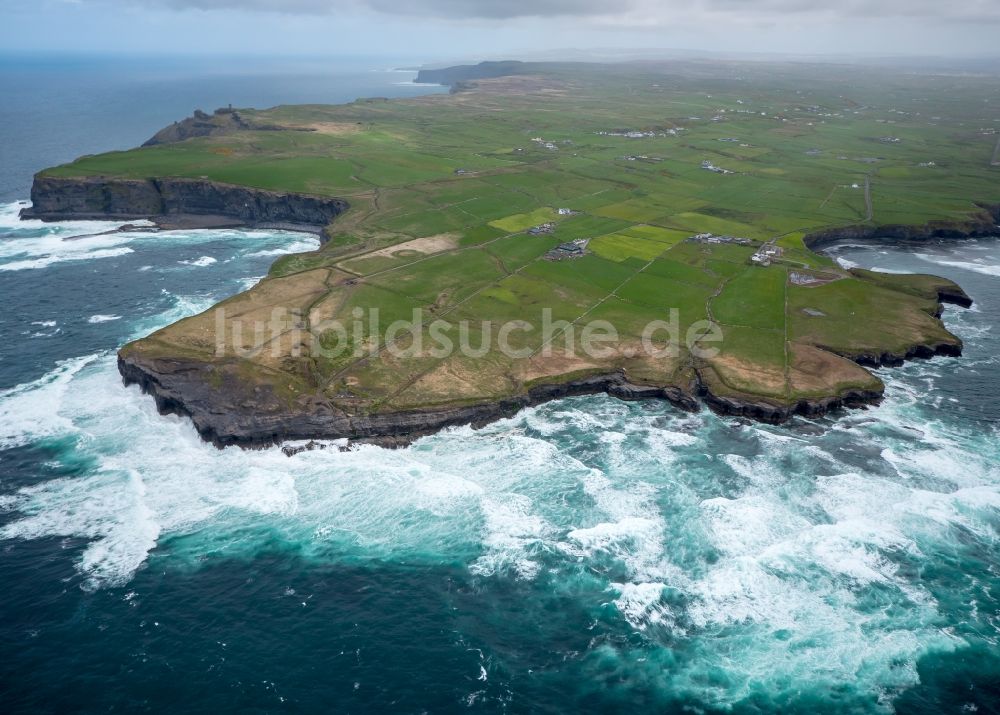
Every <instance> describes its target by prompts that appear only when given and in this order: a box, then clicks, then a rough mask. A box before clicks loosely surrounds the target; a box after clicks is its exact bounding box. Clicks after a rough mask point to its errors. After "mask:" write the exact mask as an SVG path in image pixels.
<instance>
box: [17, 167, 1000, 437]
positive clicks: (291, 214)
mask: <svg viewBox="0 0 1000 715" xmlns="http://www.w3.org/2000/svg"><path fill="white" fill-rule="evenodd" d="M32 201H33V202H34V205H33V206H32V207H31V208H29V209H25V210H24V211H22V218H34V219H41V220H44V221H60V220H69V219H112V220H136V219H148V220H151V221H153V222H154V223H155V224H156V226H157V230H170V229H211V228H236V227H258V228H260V227H268V228H285V229H289V230H298V231H308V232H311V233H318V234H319V235H320V237H321V240H322V241H325V240H326V238H327V236H326V234H325V229H326V227H327V226H328V225H329V224H330V223H331V222H332V221H333V220H334V219H335V218H336V217H337V216H338V215H339V214H340V213H343V211H345V210H346V209H347V208H348V205H347V203H346V202H345V201H343V200H342V199H331V198H323V197H315V196H308V195H303V194H295V193H280V192H272V191H266V190H260V189H250V188H247V187H242V186H235V185H229V184H222V183H219V182H210V181H206V180H193V179H156V180H153V179H149V180H132V179H113V180H112V179H105V178H103V177H86V178H81V179H72V178H68V179H63V178H57V177H46V176H40V177H36V183H35V185H34V186H33V189H32ZM998 217H1000V206H998V207H990V208H988V209H987V208H986V207H983V209H982V213H981V214H978V215H977V216H975V217H973V218H972V219H970V220H969V221H968V222H966V223H950V224H947V225H939V224H928V225H925V226H911V227H906V226H891V227H885V228H880V227H868V226H848V227H845V228H844V229H824V230H822V231H817V232H813V233H811V234H809V235H807V236H806V237H804V239H803V242H804V244H805V245H806V246H807V247H808V248H809V249H810V250H813V251H817V252H819V251H821V250H823V249H824V248H829V247H832V246H833V245H836V244H837V243H840V242H843V241H851V240H870V239H876V240H877V239H878V238H881V237H884V238H886V239H887V240H894V241H905V240H910V241H919V240H929V239H933V238H962V237H971V236H982V235H995V234H996V220H997V218H998ZM937 297H938V301H939V306H938V310H937V315H938V316H940V314H941V310H942V304H943V303H952V304H956V305H960V306H963V307H969V306H971V304H972V299H971V298H970V297H969V296H967V295H966V294H965V293H964V291H962V290H961V289H960V288H958V287H957V286H954V287H952V286H946V287H944V288H943V289H941V290H939V291H938V296H937ZM830 352H835V351H830ZM836 354H840V353H836ZM961 354H962V344H961V341H960V340H958V341H957V343H951V342H941V343H936V344H930V345H923V344H920V345H912V346H909V347H908V348H907V349H906V350H905V351H902V352H865V353H860V354H840V355H841V357H845V358H848V359H850V360H852V361H854V362H856V363H858V364H859V365H862V366H867V367H881V366H898V365H902V364H903V363H904V362H906V361H907V360H913V359H929V358H932V357H935V356H939V355H943V356H959V355H961ZM118 365H119V372H120V373H121V375H122V379H123V382H124V384H125V385H133V384H134V385H138V386H139V387H140V389H141V390H142V391H143V392H144V393H146V394H148V395H150V396H152V397H153V398H154V400H155V401H156V405H157V409H158V410H159V411H160V412H161V413H163V414H178V415H182V416H185V417H188V418H190V419H191V420H192V422H193V423H194V426H195V428H196V429H197V430H198V432H199V434H200V435H201V437H202V438H203V439H204V440H205V441H207V442H211V443H212V444H214V445H216V446H217V447H219V448H223V447H227V446H239V447H242V448H245V449H261V448H267V447H271V446H275V445H280V444H282V443H283V442H286V441H302V440H310V441H311V440H338V439H348V440H349V441H351V442H356V443H373V444H378V445H381V446H386V447H401V446H406V445H409V444H411V443H412V442H413V441H414V440H416V439H418V438H419V437H422V436H426V435H429V434H433V433H435V432H437V431H439V430H441V429H443V428H446V427H450V426H457V425H465V424H471V425H472V426H473V427H481V426H483V425H486V424H488V423H490V422H494V421H496V420H499V419H503V418H505V417H510V416H512V415H514V414H516V413H517V412H518V411H520V410H521V409H524V408H526V407H532V406H537V405H539V404H542V403H544V402H548V401H551V400H555V399H559V398H563V397H569V396H577V395H589V394H599V393H605V394H608V395H610V396H613V397H617V398H619V399H623V400H648V399H662V400H666V401H668V402H670V403H671V404H673V405H674V406H676V407H678V408H680V409H683V410H686V411H697V410H699V409H700V408H701V406H702V405H704V406H706V407H708V408H709V409H711V410H713V411H714V412H717V413H719V414H723V415H731V416H737V417H743V418H747V419H752V420H756V421H761V422H766V423H772V424H778V423H782V422H785V421H787V420H789V419H791V418H792V417H794V416H805V417H820V416H823V415H826V414H829V413H830V412H834V411H838V410H842V409H849V408H863V407H867V406H870V405H877V404H878V403H879V402H881V400H882V397H883V389H882V388H881V383H878V388H877V389H857V388H850V389H846V390H843V391H841V392H839V393H836V394H828V395H821V396H816V397H810V398H805V399H799V400H797V401H794V402H787V403H786V402H781V401H778V400H773V399H769V398H766V397H763V396H754V395H750V394H720V391H719V390H717V389H713V387H712V380H711V379H709V378H707V377H706V374H705V373H703V372H702V371H701V370H700V369H699V368H698V367H697V366H694V367H693V368H692V369H691V370H690V373H689V374H690V380H689V381H688V383H687V384H682V385H642V384H635V383H633V382H630V381H629V380H628V378H627V376H626V375H625V374H624V373H623V372H620V371H619V372H612V373H603V374H597V375H591V376H587V377H583V378H579V379H573V380H568V381H565V382H561V383H560V382H555V383H550V384H539V385H534V386H532V387H530V388H528V389H527V390H525V391H524V392H523V393H521V394H517V395H512V396H510V397H505V398H501V399H498V400H496V399H495V400H492V401H483V402H479V403H474V404H459V405H443V406H440V407H430V408H428V409H418V410H402V411H398V412H384V413H378V412H376V413H359V414H350V413H348V412H346V411H344V410H342V409H339V408H338V407H335V406H334V405H332V404H331V403H329V402H325V401H321V400H318V399H315V400H309V399H304V401H300V402H298V403H296V404H294V405H288V404H282V403H281V402H280V401H279V400H277V399H275V398H274V397H273V396H268V395H266V394H264V395H262V394H260V389H259V388H258V389H255V390H252V391H250V390H249V388H248V386H246V385H235V384H223V385H219V386H216V387H210V386H209V381H207V380H206V379H205V371H206V370H209V371H211V370H212V364H210V363H206V362H204V361H197V360H191V361H188V360H185V359H183V358H178V359H171V360H154V361H150V362H146V363H142V362H140V361H138V360H136V359H134V358H132V357H130V356H126V355H125V354H124V353H123V352H120V353H119V359H118ZM876 382H877V380H876ZM264 392H266V390H265V391H264ZM722 392H726V391H725V390H723V391H722Z"/></svg>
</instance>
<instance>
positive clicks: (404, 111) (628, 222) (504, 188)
mask: <svg viewBox="0 0 1000 715" xmlns="http://www.w3.org/2000/svg"><path fill="white" fill-rule="evenodd" d="M996 106H1000V87H998V86H997V85H996V83H993V82H990V81H989V80H988V79H986V78H977V77H972V76H968V77H947V78H946V77H942V76H918V75H912V74H907V75H902V74H899V75H897V74H893V73H892V72H890V71H887V70H871V71H866V72H865V73H863V74H852V79H851V81H850V82H845V81H844V79H843V76H842V71H841V70H839V69H838V68H836V67H823V66H820V65H814V66H810V65H802V66H792V65H786V66H772V65H766V64H753V63H749V64H746V65H744V66H741V68H740V71H739V72H738V73H735V74H734V73H733V71H731V68H729V67H728V66H724V65H718V66H716V65H711V64H708V63H704V64H694V65H683V64H670V65H663V66H657V65H655V64H642V65H629V64H622V65H607V66H588V67H583V66H581V67H579V68H576V69H573V68H572V67H570V66H568V65H558V66H553V68H552V71H551V73H550V74H542V75H538V76H534V77H532V78H530V81H529V82H527V83H523V82H522V83H517V84H516V85H515V84H513V83H510V82H508V81H506V80H504V79H499V80H491V81H485V82H481V83H480V84H479V86H478V87H477V88H476V89H475V90H473V91H468V92H461V93H458V94H455V95H452V96H434V97H424V98H420V99H414V100H406V101H402V100H400V101H390V102H386V101H371V102H369V101H358V102H356V103H353V104H349V105H343V106H322V105H310V106H305V107H278V108H275V109H271V110H262V111H253V112H250V111H248V112H247V114H248V116H252V117H253V118H254V119H255V120H257V121H260V122H266V123H269V124H280V125H284V126H287V127H288V128H289V131H242V132H236V133H232V134H228V135H220V136H212V137H203V138H198V139H190V140H187V141H184V142H180V143H176V144H169V145H164V146H157V147H151V148H145V149H137V150H133V151H128V152H114V153H110V154H104V155H100V156H91V157H85V158H82V159H80V160H78V161H76V162H73V163H71V164H67V165H65V166H60V167H56V168H53V169H50V170H48V171H47V172H45V173H46V174H48V175H53V176H63V177H75V176H106V177H134V178H143V177H160V176H176V177H204V178H208V179H212V180H217V181H223V182H230V183H235V184H242V185H247V186H251V187H259V188H264V189H271V190H279V191H290V192H304V193H310V194H317V195H329V196H339V197H343V198H345V199H347V201H348V202H350V203H351V205H352V209H351V210H350V211H348V212H347V213H346V214H345V215H344V216H342V217H340V218H339V219H338V220H337V222H336V223H335V224H334V225H333V226H332V227H331V232H332V233H333V234H335V240H332V241H331V242H330V243H328V244H327V245H326V246H325V247H324V248H323V249H321V250H320V251H318V252H316V253H314V254H307V255H302V256H292V257H285V258H282V259H281V260H279V261H278V262H277V263H275V265H274V266H273V268H272V271H271V277H270V278H269V279H268V280H267V281H264V283H263V284H262V285H263V286H268V285H270V288H271V292H270V293H269V294H268V296H270V297H267V298H266V299H264V302H265V303H266V304H267V305H269V306H272V307H273V306H281V307H287V308H289V309H297V310H303V311H304V312H305V314H306V315H307V318H308V319H307V321H306V322H307V324H308V325H309V327H310V329H312V326H313V325H320V324H322V321H329V320H340V321H343V322H344V323H345V324H346V323H348V322H350V320H351V319H352V318H351V311H352V310H354V309H355V308H360V309H362V310H363V311H370V310H371V309H373V308H377V309H379V311H380V313H381V317H380V322H379V325H380V327H384V325H387V324H388V323H390V322H391V321H392V320H397V319H405V318H407V317H409V315H410V314H411V313H412V311H413V310H415V309H416V310H422V311H425V312H426V315H427V322H430V321H431V320H435V319H437V320H442V321H446V322H447V321H453V322H456V323H457V322H459V321H468V322H469V323H471V324H474V325H475V326H476V329H477V330H479V329H480V328H482V330H483V331H485V333H491V332H496V331H497V325H499V324H501V323H502V322H503V321H512V320H527V321H529V322H533V323H534V322H537V321H539V320H540V315H541V313H542V311H543V310H546V309H547V310H549V311H551V315H552V316H553V318H554V319H558V320H564V321H568V322H569V323H570V324H571V326H572V327H573V329H582V328H583V327H584V326H585V325H586V323H587V321H591V320H594V319H601V320H607V321H609V322H611V323H612V324H614V325H615V327H617V328H618V329H619V333H620V336H621V337H620V340H619V342H618V344H617V346H616V350H617V352H615V351H612V352H613V354H612V355H610V356H608V357H605V358H600V359H591V358H589V357H588V358H581V357H580V356H567V355H559V356H557V357H554V358H550V359H549V361H548V362H544V361H540V359H539V351H541V350H543V349H544V348H545V346H546V344H545V340H544V338H543V336H542V335H541V332H540V330H535V331H519V332H518V333H517V337H516V340H515V342H516V343H517V344H518V345H520V346H522V347H525V348H527V349H529V350H530V351H532V352H531V354H530V355H528V356H526V357H519V358H513V359H511V358H508V357H506V356H500V355H497V354H494V353H489V354H488V356H485V357H484V358H483V359H481V360H479V361H478V362H476V361H470V360H469V359H468V358H465V357H454V358H448V357H443V358H436V359H433V360H430V359H425V358H421V359H418V360H415V361H414V362H413V363H411V364H407V365H405V366H402V365H399V364H397V363H396V362H392V361H389V359H388V358H385V357H383V356H382V355H381V354H379V355H376V356H375V357H372V356H366V357H364V358H358V359H353V360H352V359H340V360H328V359H318V358H315V357H310V356H309V355H304V356H301V357H291V356H290V354H285V353H283V354H279V355H278V356H277V357H273V356H271V354H270V353H269V354H268V355H267V356H261V357H253V358H244V359H245V360H249V361H250V362H253V363H254V364H255V365H256V367H258V368H260V369H259V370H257V372H255V373H254V374H258V375H260V374H264V373H265V372H267V371H270V372H268V373H267V374H272V373H273V374H279V375H283V376H285V377H283V378H282V379H285V378H287V379H288V380H289V381H290V382H289V384H290V385H294V390H293V392H295V393H296V394H301V393H302V392H307V393H315V394H318V395H323V396H324V398H325V399H326V398H328V399H332V400H334V401H335V402H336V401H337V400H346V403H345V404H347V403H349V404H352V405H361V407H358V408H357V409H367V410H376V411H377V410H379V409H383V408H386V409H387V407H386V406H391V405H407V406H421V405H422V406H426V405H429V404H439V403H442V404H443V403H450V402H462V401H464V400H469V399H473V396H474V395H478V394H480V392H481V393H482V394H484V395H486V394H488V395H491V396H494V397H495V396H496V395H502V394H508V393H511V392H517V391H518V390H521V389H524V387H525V386H526V385H529V384H535V383H536V382H537V381H538V380H544V379H550V380H556V379H558V378H559V376H560V375H565V374H569V373H573V374H580V372H581V371H582V372H583V373H586V372H588V371H590V372H595V373H599V372H607V371H609V370H618V369H626V370H627V371H628V372H629V374H630V375H631V376H633V377H634V378H635V379H644V378H643V377H642V376H647V377H648V376H650V375H658V376H660V377H659V378H657V379H661V378H662V379H663V380H667V379H668V377H666V376H669V375H674V374H680V373H678V370H696V371H701V374H703V378H704V379H705V380H706V381H707V382H709V383H711V385H712V389H713V390H714V391H716V392H718V393H720V394H737V395H751V396H757V397H761V398H762V399H767V400H772V401H775V402H779V403H788V402H792V401H794V400H796V399H798V398H800V397H802V396H805V395H810V396H811V395H821V394H825V393H824V391H826V392H827V393H830V394H836V393H837V391H839V390H842V389H846V388H847V387H871V386H872V385H877V383H878V381H877V380H876V379H875V378H874V377H872V376H871V375H869V374H868V373H865V372H864V371H860V372H859V370H860V368H857V366H856V365H854V364H853V363H851V362H850V361H848V360H844V359H842V358H841V357H838V356H839V355H852V354H858V353H861V352H864V351H879V350H900V349H903V350H905V348H906V347H907V346H910V345H914V344H919V343H922V342H928V341H941V340H951V339H953V338H952V337H951V336H949V335H948V334H947V332H946V331H944V329H943V327H941V325H940V323H939V322H938V321H937V320H936V319H935V318H934V317H933V316H932V315H931V313H932V312H933V309H934V307H935V304H936V292H935V291H936V288H935V286H936V285H937V284H936V283H935V282H934V281H929V280H927V279H921V278H915V279H908V278H905V277H903V278H900V277H893V278H892V279H887V278H885V277H876V276H873V275H863V274H861V273H851V272H849V271H846V270H842V269H840V268H839V267H838V266H837V265H836V264H834V263H833V262H832V261H830V260H829V259H828V258H826V257H824V256H820V255H817V254H815V253H813V252H811V251H809V250H808V249H806V248H805V247H804V246H803V243H802V239H803V236H805V235H807V234H808V233H810V232H813V231H817V230H821V229H830V228H836V227H841V226H855V225H867V226H879V225H889V224H902V225H922V224H925V223H927V222H929V221H945V222H951V223H953V224H954V223H960V222H962V221H965V220H967V219H968V218H969V217H970V216H971V215H973V214H974V213H975V212H977V211H978V210H979V205H980V204H991V205H995V204H997V203H1000V183H998V172H1000V168H998V167H993V166H990V159H991V156H992V152H993V148H994V145H995V142H996V137H995V136H994V135H993V132H995V131H996V130H997V129H998V128H1000V117H998V116H997V115H998V114H1000V113H998V112H997V111H996V110H995V109H992V107H996ZM293 129H294V131H292V130H293ZM303 129H308V130H309V131H302V130H303ZM623 129H630V130H642V131H644V132H649V133H651V134H652V136H644V137H642V138H634V139H633V138H627V137H623V136H613V135H610V134H608V132H618V133H620V132H621V130H623ZM889 136H891V137H896V138H898V139H899V141H898V142H887V141H883V139H884V138H885V137H889ZM536 139H542V141H541V142H539V141H536ZM547 143H549V144H550V146H549V147H547V146H546V144H547ZM705 161H708V162H711V163H712V164H713V165H714V166H717V167H722V168H723V169H725V170H727V171H729V172H731V173H726V174H722V173H715V172H712V171H708V170H705V169H704V168H702V162H705ZM866 180H867V181H869V182H870V185H871V191H870V197H871V206H870V211H869V206H868V202H867V201H866V196H865V191H864V188H863V187H864V185H865V181H866ZM559 208H568V209H571V210H572V211H574V212H575V214H574V215H568V216H567V215H560V214H559V213H557V209H559ZM869 213H870V217H869ZM546 222H554V223H555V224H556V226H555V229H554V231H553V232H552V233H551V234H545V235H529V234H528V233H527V231H528V229H530V228H532V227H534V226H537V225H539V224H542V223H546ZM703 232H710V233H713V234H719V235H728V236H734V237H739V238H744V239H751V240H752V244H751V245H736V244H732V243H719V244H708V243H703V242H698V241H694V240H691V238H690V237H691V236H692V235H693V234H697V233H703ZM581 238H582V239H589V245H588V247H587V255H586V256H585V257H583V258H580V259H576V260H565V261H550V260H546V254H547V252H548V251H550V250H551V249H553V248H554V247H555V246H556V245H557V244H559V243H560V242H563V241H571V240H575V239H581ZM768 241H775V242H776V243H777V245H779V246H781V247H782V248H783V249H784V254H783V255H782V257H781V258H780V259H779V260H777V261H776V262H775V263H774V264H773V265H771V266H769V267H761V266H757V265H754V264H753V263H752V262H751V261H750V256H751V255H752V254H753V253H754V251H755V250H757V248H759V247H760V246H761V245H762V244H763V243H765V242H768ZM403 244H405V245H403ZM316 269H320V270H321V271H327V275H328V278H327V279H326V280H325V281H324V282H323V285H322V287H321V288H320V289H318V290H320V291H321V293H322V295H321V296H320V298H319V299H317V297H316V295H314V294H309V299H308V301H305V299H304V298H302V297H301V292H296V290H295V288H294V286H295V285H296V283H297V282H298V281H299V277H300V276H302V275H307V274H308V275H310V276H311V275H313V274H314V273H315V271H316ZM791 269H801V270H806V269H812V270H818V271H825V272H826V274H827V275H828V276H832V277H833V278H834V279H835V280H833V281H832V282H830V283H827V284H824V285H818V286H810V287H803V286H796V285H791V284H790V283H789V279H788V274H789V271H790V270H791ZM262 291H263V288H261V287H258V288H255V289H253V290H251V291H250V292H249V293H248V294H246V296H244V297H237V298H236V299H234V300H235V301H236V302H237V303H239V302H241V301H244V302H247V304H248V305H250V304H253V305H258V304H259V303H260V302H261V298H260V296H261V295H263V293H262ZM671 309H676V311H677V312H678V313H679V316H680V323H681V326H682V327H684V328H686V327H687V326H690V325H691V324H692V323H694V322H695V321H698V320H702V319H706V318H710V319H712V320H714V321H715V322H716V323H717V324H719V325H720V326H721V329H722V332H723V335H724V343H723V346H722V348H721V351H720V353H719V355H718V357H717V358H701V357H696V356H693V355H691V354H689V352H687V351H681V354H680V355H679V356H677V357H676V358H670V359H667V358H663V359H662V360H661V361H660V362H655V361H653V362H650V361H646V362H643V361H641V360H638V359H637V358H635V357H634V356H629V355H626V354H625V351H624V350H625V346H626V344H631V342H635V340H636V339H637V338H638V337H639V336H640V335H641V333H642V327H643V326H644V325H646V324H648V323H649V321H652V320H661V319H664V317H665V316H668V315H669V314H670V311H671ZM206 320H208V318H205V317H204V316H200V317H196V318H193V319H190V320H188V321H182V322H181V323H179V324H178V325H176V326H171V327H170V328H167V329H166V330H165V331H163V332H162V333H160V334H158V335H157V336H156V339H155V340H153V341H140V342H139V343H137V344H134V345H133V346H131V347H130V349H131V350H137V351H143V350H148V351H149V352H150V354H154V353H155V354H169V352H170V350H171V349H172V348H171V346H176V345H181V344H183V345H184V346H185V348H184V349H185V350H188V351H190V350H195V351H197V350H199V349H201V348H199V347H198V345H199V343H198V341H197V340H194V339H193V338H191V335H193V334H194V333H196V332H197V331H198V330H201V329H202V328H203V327H204V325H203V323H204V321H206ZM199 321H200V322H199ZM426 327H427V325H426V324H425V326H424V328H426ZM485 333H484V334H485ZM368 340H369V341H371V342H373V343H374V344H375V345H376V347H381V348H385V347H386V345H384V344H380V343H379V340H380V339H379V338H377V337H376V338H368ZM630 341H631V342H630ZM556 342H558V341H556ZM366 344H367V343H366ZM282 345H284V343H282ZM205 350H207V347H206V348H205ZM289 350H290V347H289ZM817 365H819V367H816V366H817ZM262 379H263V378H262ZM268 379H271V378H268ZM649 379H652V378H649ZM670 379H672V378H670ZM477 381H478V382H477ZM474 384H478V385H480V386H484V387H482V389H481V390H480V391H479V392H477V390H479V388H475V389H473V388H472V387H470V385H474ZM449 386H450V387H449ZM289 389H291V388H289ZM375 396H377V398H376V397H375ZM359 401H360V402H359Z"/></svg>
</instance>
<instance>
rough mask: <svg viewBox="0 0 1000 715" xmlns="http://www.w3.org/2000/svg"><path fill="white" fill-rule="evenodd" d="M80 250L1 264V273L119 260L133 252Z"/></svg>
mask: <svg viewBox="0 0 1000 715" xmlns="http://www.w3.org/2000/svg"><path fill="white" fill-rule="evenodd" d="M78 248H79V249H81V250H69V251H63V252H61V253H56V254H50V255H47V256H42V257H40V258H31V259H26V260H22V261H11V262H9V263H0V271H27V270H36V269H39V268H47V267H49V266H51V265H52V264H54V263H64V262H66V261H91V260H96V259H99V258H117V257H119V256H127V255H128V254H130V253H132V252H133V251H132V249H131V248H127V247H122V248H103V249H99V250H96V251H89V250H82V249H83V247H78Z"/></svg>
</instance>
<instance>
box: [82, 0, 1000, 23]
mask: <svg viewBox="0 0 1000 715" xmlns="http://www.w3.org/2000/svg"><path fill="white" fill-rule="evenodd" d="M84 1H86V0H84ZM99 1H100V0H99ZM103 1H105V2H113V1H117V2H125V3H129V4H132V5H139V6H144V7H147V8H156V7H161V8H172V9H178V10H181V9H201V10H243V11H261V12H275V13H286V14H317V15H319V14H330V13H337V12H351V11H358V10H370V11H375V12H378V13H382V14H385V15H398V16H414V17H421V16H422V17H429V18H436V19H442V18H444V19H455V20H462V19H512V18H519V17H560V16H561V17H576V18H581V19H589V18H608V19H620V20H624V21H626V22H627V21H630V20H634V21H636V22H637V24H640V25H641V24H656V23H669V22H671V21H672V20H677V19H684V18H685V17H692V16H694V17H698V16H706V15H712V16H715V17H719V16H723V17H729V18H731V19H733V20H740V21H754V20H765V19H766V20H776V19H780V18H783V17H785V18H787V17H798V16H803V15H817V16H825V17H836V18H841V19H851V18H861V19H863V18H870V17H882V18H892V17H900V18H903V17H921V18H929V19H939V20H943V21H947V20H984V19H985V20H989V19H1000V3H998V2H997V0H965V1H964V2H961V3H956V2H951V3H949V2H941V1H940V0H877V1H873V0H103Z"/></svg>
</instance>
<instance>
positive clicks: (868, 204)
mask: <svg viewBox="0 0 1000 715" xmlns="http://www.w3.org/2000/svg"><path fill="white" fill-rule="evenodd" d="M865 208H866V210H867V212H868V213H867V216H865V221H871V220H872V218H873V217H874V215H875V211H874V210H873V209H872V178H871V177H870V176H865Z"/></svg>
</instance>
